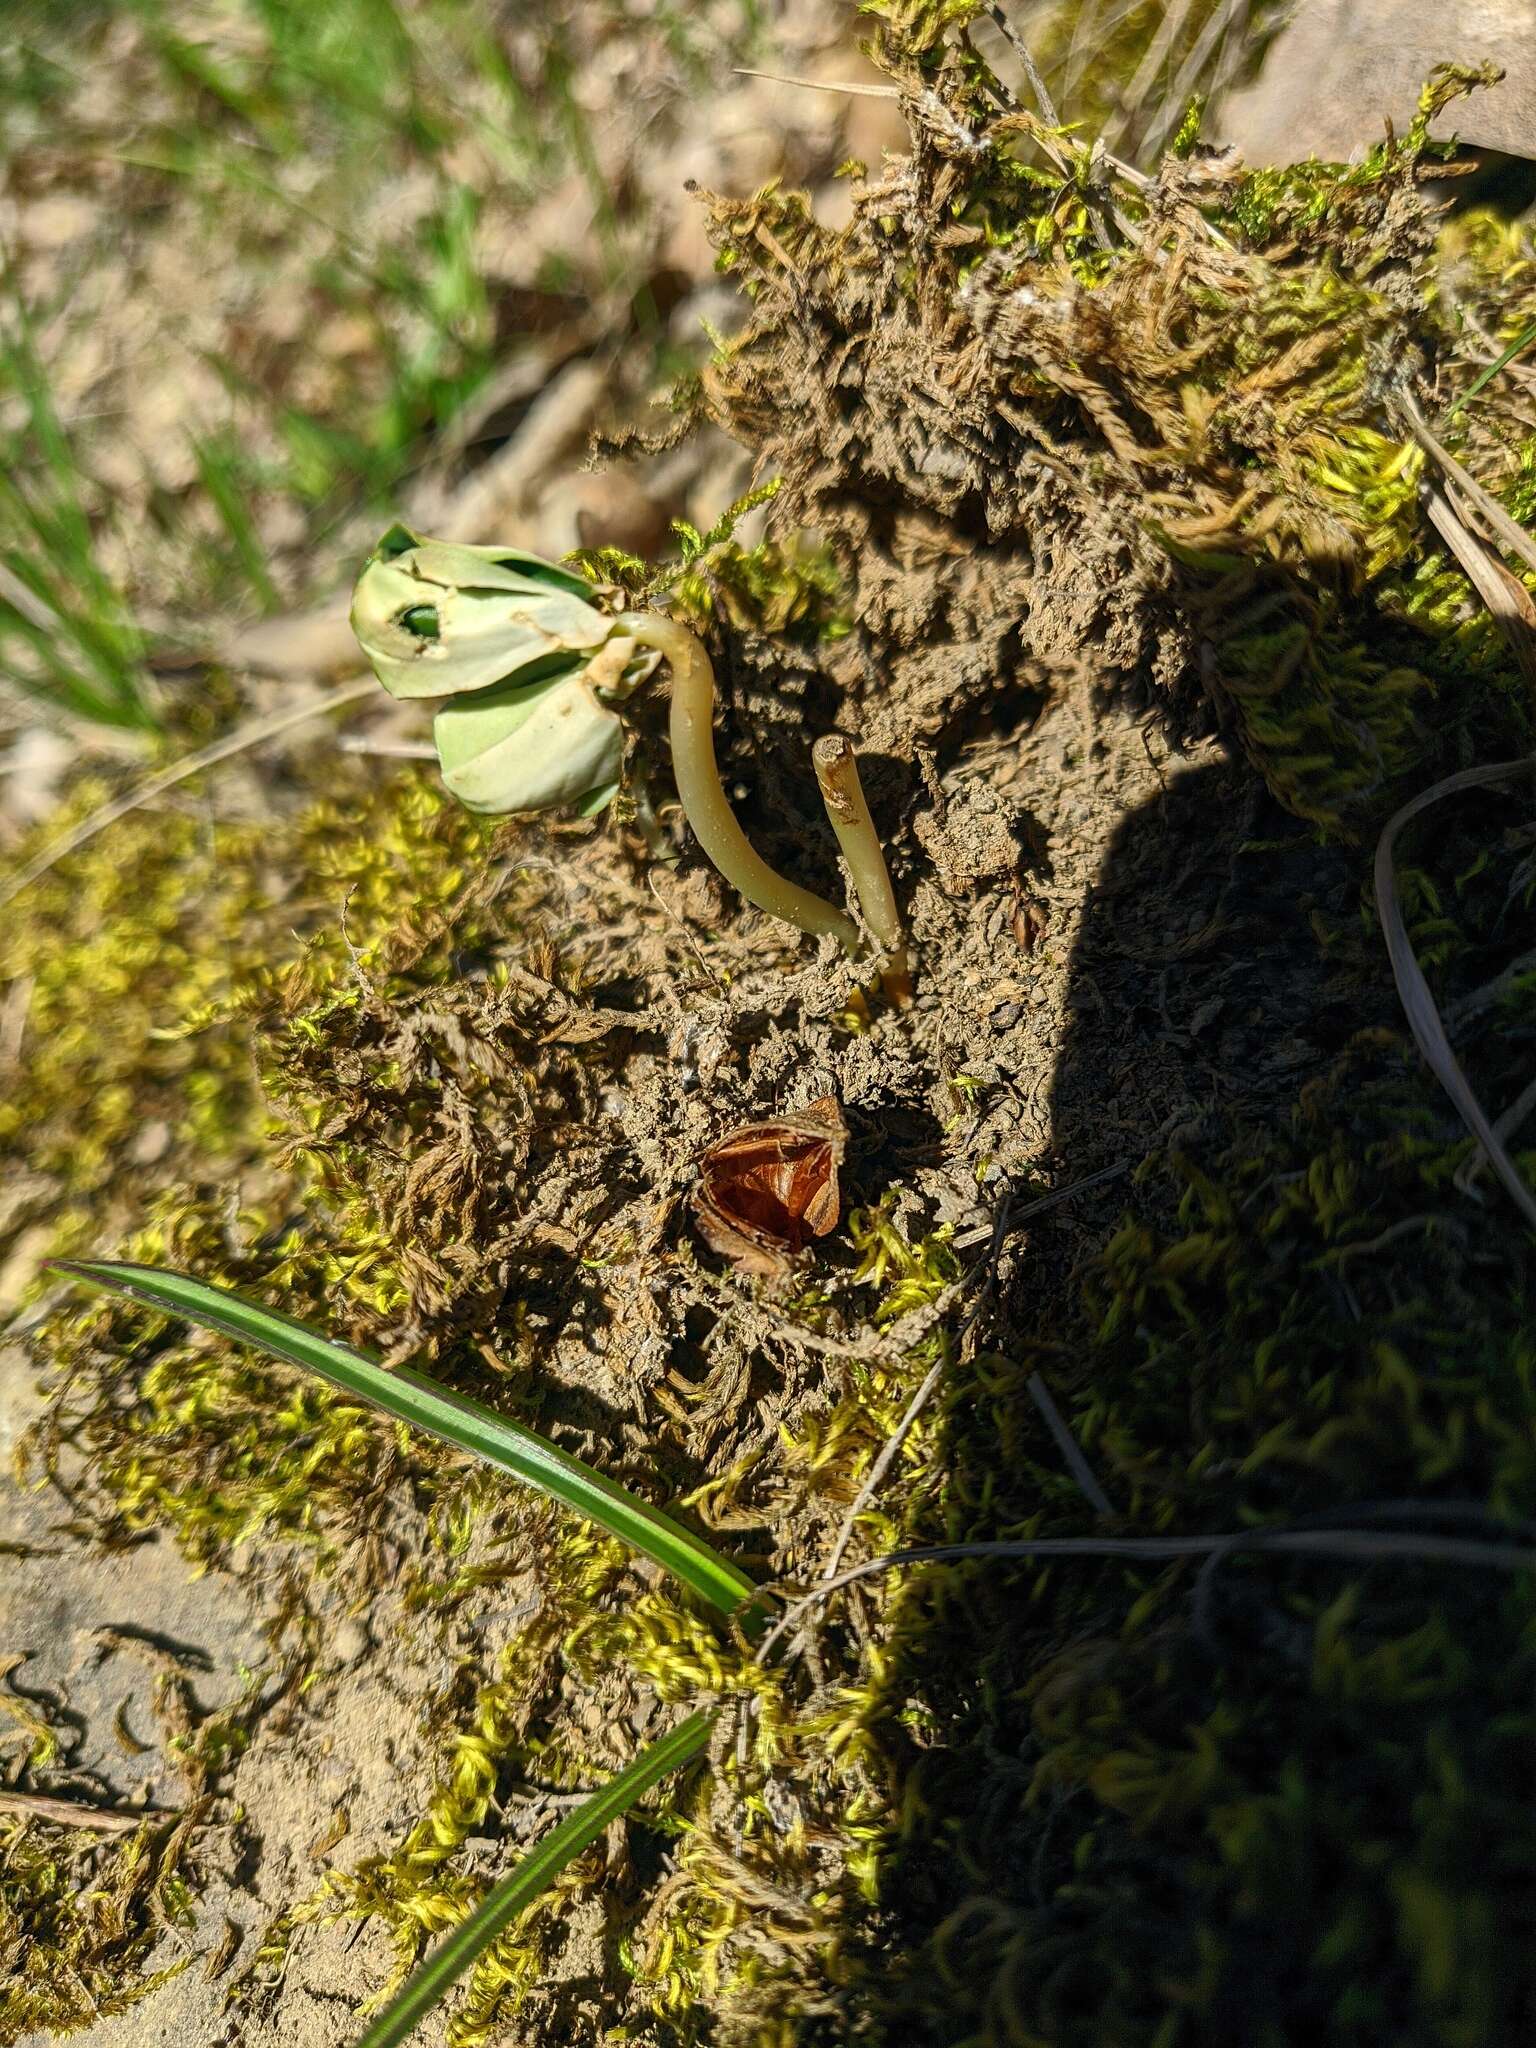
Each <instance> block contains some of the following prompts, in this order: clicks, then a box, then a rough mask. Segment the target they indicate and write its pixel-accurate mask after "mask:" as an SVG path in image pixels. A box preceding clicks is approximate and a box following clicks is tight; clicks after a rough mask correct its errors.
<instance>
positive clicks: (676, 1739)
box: [357, 1713, 715, 2048]
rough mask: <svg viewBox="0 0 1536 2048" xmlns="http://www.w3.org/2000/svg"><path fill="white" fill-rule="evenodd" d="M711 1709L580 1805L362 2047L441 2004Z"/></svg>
mask: <svg viewBox="0 0 1536 2048" xmlns="http://www.w3.org/2000/svg"><path fill="white" fill-rule="evenodd" d="M714 1718H715V1717H714V1715H713V1714H711V1713H698V1714H691V1715H690V1716H689V1717H688V1719H687V1720H686V1721H684V1722H683V1723H682V1725H681V1726H680V1727H677V1728H674V1729H673V1730H672V1733H671V1734H670V1735H663V1736H662V1738H661V1740H660V1741H659V1742H653V1743H652V1744H651V1746H650V1748H649V1749H646V1750H643V1751H642V1752H641V1753H640V1755H639V1756H637V1757H636V1759H635V1761H634V1762H633V1763H632V1764H631V1765H630V1766H629V1768H628V1769H627V1770H624V1771H620V1773H619V1775H618V1776H617V1777H616V1778H611V1779H610V1780H609V1782H608V1783H607V1784H606V1785H604V1786H603V1787H602V1789H601V1790H600V1791H597V1792H594V1793H593V1794H592V1797H591V1798H590V1799H589V1800H587V1802H586V1804H585V1805H584V1806H578V1807H577V1809H576V1811H575V1812H574V1813H573V1814H571V1815H570V1816H569V1817H568V1818H567V1819H565V1820H563V1821H561V1823H560V1825H559V1827H557V1828H555V1829H554V1830H553V1831H552V1832H551V1833H550V1834H548V1835H546V1836H545V1838H544V1840H543V1841H542V1842H540V1844H539V1846H538V1847H537V1848H536V1849H533V1850H530V1852H529V1853H528V1854H527V1855H526V1856H525V1857H524V1858H523V1860H522V1862H521V1863H519V1864H518V1866H517V1868H516V1869H515V1870H514V1871H512V1872H511V1874H510V1875H509V1876H507V1877H504V1878H503V1879H502V1880H501V1883H500V1884H498V1885H494V1886H493V1887H492V1888H491V1890H490V1891H488V1892H487V1893H486V1895H485V1897H484V1898H483V1899H482V1900H481V1901H480V1903H479V1905H478V1906H477V1907H476V1908H475V1910H474V1911H473V1912H472V1913H471V1914H470V1915H469V1918H468V1919H467V1920H464V1921H462V1922H461V1923H460V1925H459V1926H457V1927H456V1928H455V1929H454V1930H453V1932H452V1934H450V1935H448V1936H447V1937H446V1938H445V1939H444V1940H443V1941H441V1942H440V1943H439V1944H438V1946H437V1947H436V1948H435V1949H434V1950H433V1951H432V1954H431V1955H430V1956H428V1958H427V1960H426V1961H425V1962H424V1963H423V1964H422V1966H421V1968H420V1969H419V1970H418V1971H417V1972H416V1974H415V1976H413V1977H412V1978H411V1980H410V1982H409V1983H408V1984H407V1985H406V1987H405V1989H404V1990H403V1991H402V1992H401V1993H400V1996H399V1997H398V1998H397V1999H395V2000H394V2002H393V2003H392V2004H391V2005H390V2006H388V2007H387V2008H386V2009H385V2010H384V2011H383V2012H381V2013H380V2014H379V2017H378V2018H377V2019H376V2020H375V2021H374V2023H373V2025H372V2026H371V2027H370V2028H369V2029H368V2031H367V2033H366V2034H364V2035H363V2037H362V2039H361V2040H360V2041H359V2042H358V2044H357V2048H397V2044H398V2043H399V2042H401V2041H403V2040H405V2038H406V2036H407V2035H408V2034H410V2033H411V2032H412V2031H413V2030H414V2028H415V2027H416V2025H417V2024H418V2022H419V2021H421V2020H423V2019H424V2018H425V2017H426V2015H427V2014H428V2013H429V2012H430V2011H431V2010H432V2008H433V2007H434V2006H435V2005H437V2004H439V2003H440V2002H441V2001H442V1999H443V1998H444V1996H445V1995H446V1994H447V1992H448V1990H449V1988H450V1986H451V1985H452V1984H453V1983H454V1982H455V1981H456V1979H458V1978H459V1977H462V1976H463V1974H464V1972H465V1971H466V1970H467V1969H468V1968H469V1967H470V1965H471V1964H472V1963H473V1962H474V1961H475V1960H476V1958H477V1957H478V1956H479V1955H480V1954H481V1953H482V1951H483V1950H485V1949H487V1948H489V1946H490V1945H491V1943H492V1942H493V1941H494V1940H495V1939H496V1937H497V1935H499V1934H500V1933H501V1932H502V1930H503V1929H504V1928H505V1927H506V1925H507V1923H508V1922H509V1921H510V1920H513V1919H515V1918H516V1916H517V1915H518V1914H519V1913H520V1912H522V1910H523V1908H524V1907H525V1906H530V1905H532V1903H533V1901H534V1900H535V1899H536V1898H537V1897H538V1896H539V1894H540V1893H541V1892H543V1891H546V1890H547V1889H548V1888H549V1886H550V1885H551V1884H553V1883H554V1881H555V1879H556V1878H557V1877H558V1876H559V1875H560V1873H561V1871H562V1870H564V1868H565V1866H566V1865H567V1864H568V1863H569V1862H571V1861H572V1859H573V1858H574V1857H577V1856H579V1855H580V1854H581V1852H582V1850H583V1849H585V1848H586V1847H587V1846H588V1845H589V1844H590V1843H592V1842H595V1841H596V1840H597V1838H598V1836H599V1835H600V1834H602V1832H603V1830H604V1829H605V1828H606V1827H608V1826H609V1824H610V1823H611V1822H613V1821H615V1820H617V1819H618V1818H619V1816H620V1814H622V1813H627V1812H628V1811H629V1809H630V1807H632V1806H633V1805H634V1804H635V1802H636V1800H637V1799H640V1798H642V1797H643V1796H644V1795H645V1793H647V1792H649V1791H650V1789H651V1787H652V1786H653V1785H654V1784H656V1783H657V1781H658V1780H659V1779H661V1778H664V1777H665V1776H666V1775H667V1773H668V1772H669V1771H675V1770H676V1769H677V1768H678V1766H679V1765H680V1764H685V1763H687V1762H688V1761H689V1760H690V1758H692V1757H695V1756H697V1755H698V1753H699V1751H700V1750H701V1749H702V1748H703V1747H704V1745H705V1743H706V1742H707V1741H708V1740H709V1731H710V1728H711V1726H712V1725H713V1723H714Z"/></svg>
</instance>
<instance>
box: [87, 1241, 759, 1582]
mask: <svg viewBox="0 0 1536 2048" xmlns="http://www.w3.org/2000/svg"><path fill="white" fill-rule="evenodd" d="M50 1270H51V1271H53V1272H56V1273H63V1274H65V1275H67V1276H68V1277H69V1278H70V1279H73V1280H81V1281H83V1282H84V1283H85V1284H86V1285H87V1286H89V1287H100V1288H103V1289H105V1290H106V1291H108V1292H109V1293H116V1294H126V1295H128V1296H129V1297H131V1299H133V1300H134V1301H142V1302H146V1303H148V1305H149V1306H150V1307H151V1308H157V1309H159V1310H161V1311H162V1312H163V1313H164V1314H166V1315H172V1316H184V1317H185V1318H186V1319H187V1321H188V1322H192V1323H198V1324H200V1325H201V1326H202V1328H204V1329H206V1330H217V1331H218V1332H219V1333H220V1334H221V1335H223V1336H226V1337H233V1338H234V1339H235V1340H236V1341H237V1342H238V1343H241V1344H251V1345H254V1346H255V1348H256V1349H257V1350H259V1351H267V1352H270V1353H271V1354H272V1356H273V1357H275V1358H282V1359H286V1360H287V1361H288V1362H289V1364H291V1365H300V1366H303V1367H304V1368H305V1369H306V1370H307V1371H309V1372H313V1373H318V1374H319V1376H320V1378H321V1379H323V1380H327V1381H329V1383H330V1384H331V1385H332V1386H333V1387H339V1388H340V1389H341V1391H342V1392H343V1393H344V1394H350V1395H351V1396H352V1398H353V1399H354V1400H358V1401H365V1402H367V1404H368V1405H369V1406H370V1407H373V1408H377V1409H380V1410H381V1411H382V1412H383V1413H384V1414H386V1415H390V1416H393V1417H394V1418H395V1419H396V1420H397V1421H399V1422H405V1423H409V1424H410V1426H411V1427H412V1428H413V1429H420V1430H424V1431H425V1432H426V1433H427V1434H428V1435H429V1436H435V1437H437V1438H439V1439H440V1440H441V1441H442V1442H443V1443H449V1444H452V1445H454V1446H455V1448H456V1449H458V1450H461V1451H467V1452H468V1454H469V1455H470V1456H471V1457H472V1458H480V1459H482V1460H483V1461H484V1462H485V1463H486V1464H487V1465H495V1466H496V1467H498V1469H499V1470H501V1471H503V1472H510V1473H511V1474H512V1476H513V1477H514V1478H516V1479H521V1480H522V1481H523V1482H524V1484H525V1485H528V1486H533V1487H537V1488H538V1490H539V1491H540V1492H541V1493H546V1494H548V1495H549V1496H550V1498H551V1499H553V1500H558V1501H561V1502H563V1503H564V1505H565V1506H566V1507H570V1508H574V1509H575V1510H576V1512H577V1513H578V1514H582V1515H585V1516H587V1518H588V1519H589V1520H590V1521H593V1522H596V1523H597V1524H598V1525H599V1526H600V1527H601V1528H604V1529H606V1530H607V1531H608V1533H609V1534H610V1535H611V1536H617V1537H618V1538H619V1540H620V1541H621V1542H622V1543H627V1544H628V1545H629V1547H630V1548H631V1549H632V1550H638V1551H640V1552H642V1553H643V1554H644V1555H645V1556H646V1557H649V1558H653V1559H654V1560H655V1562H656V1563H657V1564H659V1565H663V1566H665V1568H666V1569H667V1570H668V1571H670V1572H673V1573H675V1574H676V1576H677V1577H678V1578H680V1579H681V1580H682V1581H683V1583H684V1584H685V1585H686V1586H690V1587H692V1589H693V1591H694V1592H696V1593H698V1594H700V1595H702V1597H703V1598H704V1599H706V1600H707V1601H709V1602H710V1604H711V1605H712V1606H714V1607H718V1608H719V1609H721V1610H722V1612H724V1613H726V1614H730V1613H734V1612H735V1610H736V1609H737V1608H738V1607H740V1606H741V1604H742V1602H743V1601H744V1600H748V1599H750V1598H751V1597H752V1595H753V1594H754V1592H755V1591H756V1588H755V1587H754V1585H753V1584H752V1581H751V1580H750V1579H749V1578H748V1577H747V1576H746V1574H745V1573H744V1572H742V1571H739V1570H738V1569H737V1567H736V1566H735V1565H733V1564H731V1563H730V1562H729V1561H728V1560H727V1559H726V1558H723V1557H722V1556H721V1555H720V1554H719V1552H718V1551H716V1550H712V1549H711V1548H710V1546H709V1545H708V1544H707V1543H705V1542H703V1541H702V1540H701V1539H700V1538H699V1537H697V1536H694V1535H692V1534H691V1533H690V1532H689V1531H688V1530H687V1529H684V1528H682V1527H681V1526H680V1525H679V1524H678V1523H676V1522H674V1521H672V1520H671V1519H670V1518H669V1517H668V1516H666V1515H663V1514H661V1513H660V1512H659V1511H658V1510H657V1509H655V1508H653V1507H651V1506H649V1505H648V1504H647V1503H646V1502H645V1501H643V1500H640V1499H638V1498H637V1497H636V1496H635V1495H634V1494H632V1493H630V1492H628V1491H627V1490H626V1489H625V1488H624V1487H622V1486H618V1485H615V1483H614V1482H613V1481H612V1480H611V1479H605V1478H604V1477H603V1476H602V1474H601V1473H600V1472H594V1471H593V1470H592V1468H591V1466H589V1465H584V1464H583V1463H582V1462H581V1460H580V1459H579V1458H573V1457H571V1456H570V1455H569V1454H568V1453H567V1452H565V1451H562V1450H558V1449H556V1447H555V1445H553V1444H552V1443H548V1442H546V1441H545V1439H544V1438H543V1437H541V1436H537V1435H535V1434H534V1432H533V1431H532V1430H531V1429H524V1428H523V1427H522V1426H521V1425H520V1424H519V1423H516V1422H512V1421H509V1420H508V1418H507V1417H506V1416H504V1415H498V1414H497V1413H496V1411H495V1409H493V1408H486V1407H484V1406H482V1405H481V1403H480V1402H478V1401H471V1400H469V1399H468V1398H467V1397H466V1396H464V1395H463V1394H455V1393H453V1392H452V1391H451V1390H450V1389H449V1388H447V1387H444V1386H440V1385H439V1384H438V1382H437V1381H436V1380H431V1379H428V1378H427V1377H426V1376H425V1374H423V1373H417V1372H412V1371H411V1370H410V1369H409V1368H408V1367H404V1366H402V1367H400V1368H399V1369H398V1370H393V1371H392V1370H391V1369H390V1368H389V1367H387V1366H385V1365H381V1364H380V1362H379V1361H378V1359H376V1358H370V1357H369V1356H368V1354H367V1353H366V1352H363V1351H354V1350H353V1349H352V1347H351V1346H350V1345H347V1344H337V1343H334V1342H333V1341H332V1340H331V1339H330V1338H328V1337H321V1336H318V1335H317V1334H316V1333H315V1332H314V1331H313V1330H310V1329H306V1328H305V1326H304V1324H302V1323H299V1322H295V1321H294V1320H293V1318H292V1317H291V1316H284V1315H279V1314H277V1312H276V1311H275V1310H273V1309H269V1308H262V1307H260V1306H258V1304H257V1303H255V1302H251V1301H245V1300H243V1299H242V1298H241V1297H240V1296H239V1295H238V1294H231V1293H230V1292H229V1291H228V1289H227V1288H223V1287H210V1286H209V1285H208V1284H207V1283H206V1282H205V1281H202V1280H194V1279H192V1278H191V1277H190V1275H188V1274H186V1273H174V1272H168V1271H164V1270H162V1269H161V1268H159V1267H155V1266H135V1265H128V1264H124V1263H120V1262H118V1261H116V1260H110V1259H56V1260H54V1261H52V1262H51V1266H50Z"/></svg>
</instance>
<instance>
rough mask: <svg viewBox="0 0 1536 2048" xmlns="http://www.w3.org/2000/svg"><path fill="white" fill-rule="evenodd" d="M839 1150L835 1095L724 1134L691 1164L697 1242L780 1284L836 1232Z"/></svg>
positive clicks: (841, 1133) (842, 1130) (843, 1140)
mask: <svg viewBox="0 0 1536 2048" xmlns="http://www.w3.org/2000/svg"><path fill="white" fill-rule="evenodd" d="M847 1144H848V1129H847V1126H846V1125H845V1124H844V1122H843V1114H842V1109H841V1107H840V1105H839V1103H838V1100H837V1097H836V1096H835V1095H823V1096H822V1097H820V1099H819V1100H818V1101H816V1102H812V1103H810V1104H808V1105H807V1107H806V1108H804V1109H802V1110H798V1111H796V1112H795V1113H794V1114H792V1115H790V1116H784V1117H775V1118H773V1119H771V1120H769V1121H766V1122H763V1123H755V1124H743V1125H742V1127H741V1128H740V1129H739V1130H735V1131H730V1132H728V1133H727V1134H726V1136H725V1137H723V1138H721V1139H720V1140H719V1141H718V1142H717V1143H715V1144H713V1145H711V1146H710V1147H709V1149H708V1151H707V1152H706V1153H705V1154H704V1156H703V1158H702V1159H701V1160H700V1162H699V1181H698V1186H697V1187H696V1188H695V1190H694V1194H693V1215H694V1221H695V1223H696V1224H697V1226H698V1230H699V1235H700V1236H701V1237H702V1238H703V1239H704V1241H705V1243H706V1244H707V1245H709V1246H710V1248H711V1249H712V1250H714V1251H717V1252H720V1253H721V1254H722V1255H723V1256H724V1257H726V1258H728V1259H729V1260H730V1261H731V1263H732V1264H733V1265H734V1266H735V1267H736V1269H737V1271H738V1272H742V1273H760V1274H763V1275H764V1276H766V1277H768V1278H774V1279H777V1278H780V1277H782V1276H783V1275H784V1274H786V1273H788V1272H790V1271H791V1270H792V1269H793V1267H794V1264H795V1259H796V1256H797V1254H798V1253H800V1252H801V1251H803V1250H804V1248H805V1246H806V1244H807V1242H808V1241H809V1240H810V1239H811V1238H813V1237H825V1236H826V1235H827V1233H828V1232H829V1231H831V1230H834V1229H835V1228H836V1227H837V1220H838V1216H839V1214H840V1209H841V1192H840V1189H839V1186H838V1173H839V1170H840V1168H841V1166H842V1161H843V1153H844V1151H845V1150H846V1149H847Z"/></svg>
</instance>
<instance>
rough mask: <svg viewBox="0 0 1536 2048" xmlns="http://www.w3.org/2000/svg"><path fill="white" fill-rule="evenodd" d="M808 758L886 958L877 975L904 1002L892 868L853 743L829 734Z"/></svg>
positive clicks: (903, 955)
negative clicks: (886, 859) (886, 862)
mask: <svg viewBox="0 0 1536 2048" xmlns="http://www.w3.org/2000/svg"><path fill="white" fill-rule="evenodd" d="M811 759H812V761H813V762H814V763H815V766H816V780H817V782H818V783H819V784H820V786H821V800H822V802H823V803H824V804H825V805H826V807H827V816H828V818H829V819H830V820H831V822H832V830H833V831H834V832H835V833H836V834H837V843H838V845H839V846H840V847H841V848H842V852H843V859H844V860H845V861H847V863H848V872H849V874H850V875H851V876H852V877H853V886H854V888H855V890H856V891H857V892H858V898H859V906H860V908H861V909H862V910H863V912H864V921H865V923H866V924H867V925H868V926H869V928H870V930H871V931H872V932H873V933H874V935H875V938H876V939H877V940H878V942H879V944H880V948H881V950H882V951H883V952H884V954H885V956H886V966H885V972H884V973H883V975H882V976H881V979H882V981H883V982H884V984H885V992H886V994H887V996H889V997H890V999H891V1000H892V1001H893V1002H898V1003H899V1002H905V1001H906V1000H907V997H908V996H909V995H910V994H911V986H912V985H911V978H910V976H909V975H908V973H907V935H906V932H905V931H904V930H903V928H902V922H901V912H900V911H899V910H898V909H897V907H896V892H895V890H894V889H892V887H891V876H890V870H889V869H888V868H887V867H886V864H885V853H884V850H883V848H882V847H881V845H880V838H879V834H878V833H877V832H876V831H875V821H874V819H873V818H872V817H871V816H870V814H869V804H868V802H867V801H866V799H865V795H864V785H863V783H862V782H861V781H860V780H859V757H858V755H857V754H856V753H855V752H854V750H853V742H852V741H851V740H848V739H845V738H844V737H843V735H842V734H841V733H828V735H827V736H826V738H825V739H820V740H818V741H817V742H816V744H815V746H814V747H812V749H811Z"/></svg>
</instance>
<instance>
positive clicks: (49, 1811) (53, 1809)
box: [0, 1789, 176, 1835]
mask: <svg viewBox="0 0 1536 2048" xmlns="http://www.w3.org/2000/svg"><path fill="white" fill-rule="evenodd" d="M0 1813H18V1814H20V1815H22V1817H23V1818H24V1819H30V1820H46V1821H52V1822H53V1824H54V1825H55V1826H56V1827H62V1828H89V1829H90V1830H91V1831H92V1832H93V1833H94V1834H98V1835H131V1834H133V1833H134V1832H135V1830H136V1829H138V1828H141V1827H143V1825H144V1823H145V1822H146V1821H163V1820H175V1819H176V1815H175V1814H174V1813H169V1812H166V1811H164V1810H163V1809H161V1808H158V1807H148V1808H146V1809H145V1811H144V1812H142V1813H124V1812H123V1811H122V1810H121V1809H120V1808H118V1807H112V1806H93V1805H90V1804H89V1803H88V1802H87V1801H85V1800H83V1799H55V1798H53V1797H51V1796H50V1795H49V1794H48V1793H46V1792H18V1791H15V1790H14V1789H7V1790H0Z"/></svg>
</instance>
